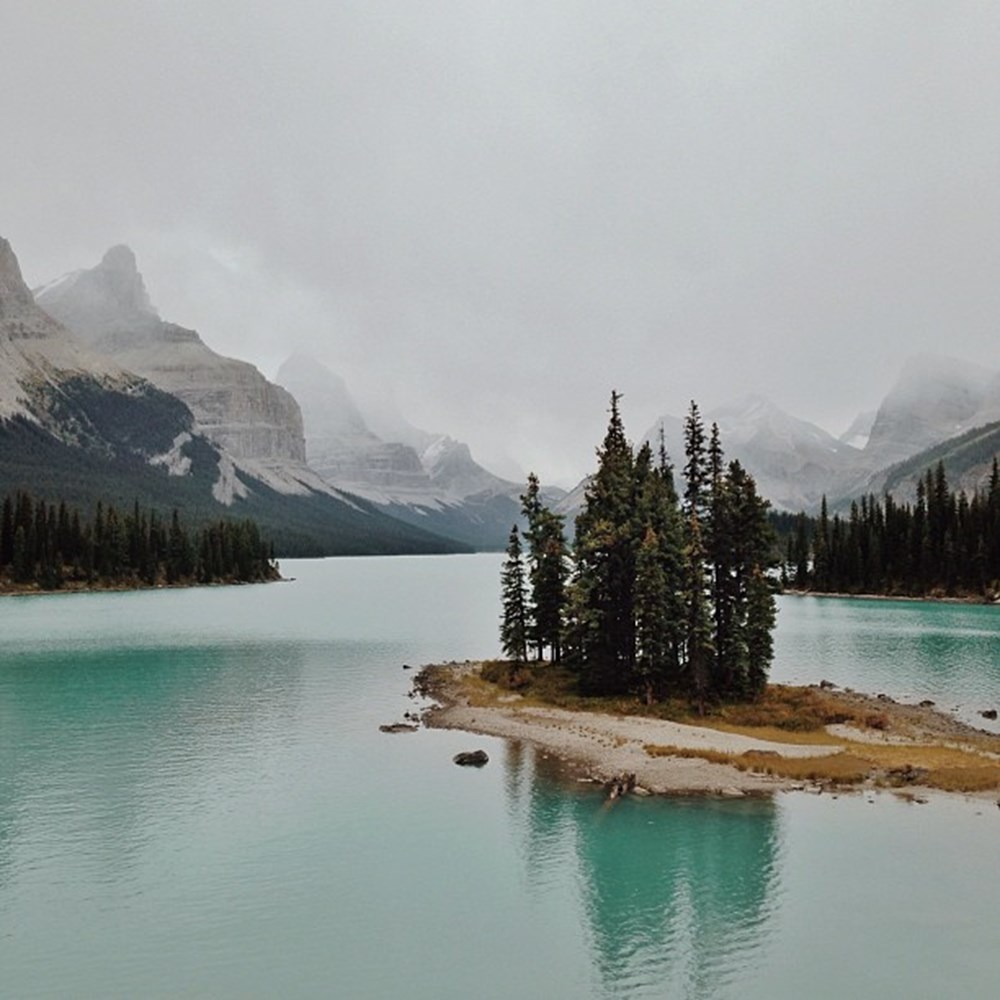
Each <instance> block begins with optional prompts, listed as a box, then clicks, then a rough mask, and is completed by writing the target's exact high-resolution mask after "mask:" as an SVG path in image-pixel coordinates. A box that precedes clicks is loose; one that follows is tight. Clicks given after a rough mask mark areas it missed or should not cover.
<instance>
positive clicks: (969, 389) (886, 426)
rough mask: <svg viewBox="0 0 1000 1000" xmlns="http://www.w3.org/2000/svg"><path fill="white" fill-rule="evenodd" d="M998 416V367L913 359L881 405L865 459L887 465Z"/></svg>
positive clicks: (933, 357)
mask: <svg viewBox="0 0 1000 1000" xmlns="http://www.w3.org/2000/svg"><path fill="white" fill-rule="evenodd" d="M997 419H1000V375H998V373H997V372H994V371H991V370H989V369H987V368H983V367H981V366H977V365H972V364H969V363H968V362H965V361H959V360H957V359H956V358H948V357H939V356H936V355H920V356H918V357H914V358H910V359H909V360H908V361H907V362H906V363H905V364H904V365H903V369H902V371H901V372H900V375H899V378H898V379H897V380H896V383H895V384H894V385H893V387H892V389H890V390H889V393H888V394H887V395H886V397H885V399H883V401H882V404H881V405H880V406H879V408H878V412H877V414H876V416H875V420H874V423H873V424H872V428H871V435H870V437H869V439H868V442H867V444H866V445H865V449H864V455H865V464H866V465H867V467H868V468H870V469H877V468H884V467H886V466H889V465H892V464H894V463H896V462H900V461H902V460H903V459H906V458H909V457H910V456H911V455H915V454H916V453H917V452H919V451H922V450H923V449H925V448H929V447H931V446H932V445H935V444H938V443H939V442H941V441H945V440H947V439H948V438H952V437H955V436H956V435H957V434H961V433H963V432H964V431H967V430H970V429H972V428H973V427H981V426H983V425H984V424H987V423H990V422H992V421H994V420H997Z"/></svg>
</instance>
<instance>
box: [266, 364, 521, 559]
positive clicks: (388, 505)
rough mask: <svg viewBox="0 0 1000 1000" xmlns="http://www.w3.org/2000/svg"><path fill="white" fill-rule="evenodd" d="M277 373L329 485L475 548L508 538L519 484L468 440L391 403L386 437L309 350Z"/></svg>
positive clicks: (309, 452) (309, 453)
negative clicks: (485, 462) (475, 452)
mask: <svg viewBox="0 0 1000 1000" xmlns="http://www.w3.org/2000/svg"><path fill="white" fill-rule="evenodd" d="M277 380H278V382H279V383H280V384H281V385H283V386H284V387H285V388H286V389H288V390H289V391H290V392H291V393H292V394H293V395H294V396H295V398H296V399H298V401H299V403H300V405H301V407H302V413H303V416H304V420H305V438H306V457H307V459H308V462H309V464H310V466H312V468H314V469H315V470H316V471H317V472H318V473H319V475H321V476H322V477H323V478H324V479H325V480H326V481H327V482H328V483H330V484H331V485H332V486H334V487H336V488H337V489H340V490H343V491H345V492H347V493H350V494H353V495H356V496H359V497H364V498H365V499H367V500H369V501H371V502H373V503H375V504H378V505H379V506H380V508H381V509H383V510H385V511H386V512H387V513H389V514H391V515H392V516H393V517H396V518H399V519H401V520H404V521H407V522H409V523H412V524H419V525H423V526H425V527H427V528H428V529H430V530H432V531H435V532H437V533H438V534H442V535H445V536H447V537H451V538H456V539H459V540H461V541H463V542H467V543H469V544H471V545H474V546H476V547H477V548H484V549H498V548H502V547H503V545H504V544H505V543H506V541H507V536H508V534H509V533H510V527H511V525H512V524H513V523H514V522H515V521H518V520H520V499H519V497H520V494H521V493H522V492H523V491H524V487H523V485H520V484H517V483H512V482H509V481H507V480H505V479H501V478H500V477H499V476H495V475H494V474H493V473H491V472H489V471H488V470H487V469H484V468H483V467H482V466H481V465H479V463H478V462H476V461H475V459H474V458H473V457H472V453H471V452H470V450H469V447H468V445H466V444H464V443H463V442H461V441H457V440H455V439H454V438H451V437H449V436H448V435H445V434H432V433H430V432H428V431H423V430H421V429H419V428H417V427H413V426H412V425H410V424H408V423H407V422H406V421H405V420H404V419H403V418H402V417H401V416H399V415H398V414H393V413H391V412H389V411H388V408H382V411H381V423H380V429H381V430H383V431H384V432H387V433H390V434H393V435H394V437H395V440H386V439H384V438H383V437H382V436H381V435H380V434H377V433H376V432H375V431H373V430H372V429H371V427H370V425H369V422H368V419H367V417H366V416H365V415H364V414H363V413H362V410H361V408H360V406H359V405H358V403H357V402H356V401H355V399H354V397H353V396H352V395H351V393H350V391H349V390H348V388H347V386H346V385H345V384H344V381H343V379H342V378H341V377H340V376H339V375H337V374H335V373H334V372H331V371H330V370H329V369H328V368H325V367H324V366H323V365H321V364H320V363H319V362H317V361H315V360H313V359H311V358H307V357H303V356H294V357H292V358H289V359H288V360H287V361H286V362H285V363H284V364H283V365H282V366H281V369H280V371H279V372H278V375H277ZM387 413H388V416H387Z"/></svg>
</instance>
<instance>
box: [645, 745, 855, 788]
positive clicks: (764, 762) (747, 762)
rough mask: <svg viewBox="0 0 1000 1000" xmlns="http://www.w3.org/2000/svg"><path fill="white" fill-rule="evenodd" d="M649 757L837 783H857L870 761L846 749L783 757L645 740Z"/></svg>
mask: <svg viewBox="0 0 1000 1000" xmlns="http://www.w3.org/2000/svg"><path fill="white" fill-rule="evenodd" d="M645 749H646V753H648V754H649V755H650V756H651V757H686V758H698V759H700V760H707V761H710V762H711V763H713V764H729V765H731V766H732V767H735V768H737V770H740V771H754V772H756V773H758V774H774V775H777V776H778V777H781V778H791V779H793V780H798V781H832V782H835V783H836V784H845V785H846V784H857V783H858V782H860V781H864V780H865V778H867V777H868V776H869V775H870V773H871V771H872V765H871V763H870V762H869V761H867V760H865V759H863V758H861V757H856V756H854V755H853V754H849V753H837V754H827V755H824V756H821V757H782V756H780V755H779V754H776V753H773V752H768V751H758V750H747V751H746V752H744V753H740V754H735V753H723V752H721V751H719V750H689V749H686V748H684V747H675V746H658V745H656V744H648V745H647V746H646V748H645Z"/></svg>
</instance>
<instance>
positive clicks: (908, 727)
mask: <svg viewBox="0 0 1000 1000" xmlns="http://www.w3.org/2000/svg"><path fill="white" fill-rule="evenodd" d="M619 400H620V396H619V395H618V394H617V393H612V396H611V407H610V412H611V419H610V422H609V425H608V430H607V434H606V436H605V438H604V441H603V443H602V445H601V447H600V448H599V449H598V452H597V456H598V468H597V471H596V472H595V474H594V475H593V477H592V478H591V480H590V483H589V486H588V488H587V491H586V496H585V502H584V506H583V510H582V511H581V513H580V515H579V516H578V518H577V520H576V525H575V538H574V543H573V547H572V550H570V549H569V547H568V546H567V544H566V542H565V536H564V530H563V523H562V519H561V518H560V517H559V516H558V515H556V514H553V513H552V512H551V511H549V510H548V509H546V508H545V506H544V505H543V504H542V503H541V500H540V491H539V485H538V481H537V479H536V478H535V477H534V476H531V477H529V480H528V488H527V491H526V493H525V495H524V496H523V497H522V498H521V499H522V513H523V515H524V518H525V521H526V524H527V527H526V529H525V531H524V532H523V537H524V540H525V543H526V545H525V547H524V548H522V544H521V539H522V532H521V531H520V530H519V529H518V527H517V526H514V527H513V528H512V530H511V533H510V539H509V542H508V546H507V553H506V559H505V561H504V564H503V569H502V574H501V590H502V613H501V621H500V639H501V645H502V648H503V651H504V653H505V656H506V659H504V660H496V661H488V662H479V663H465V664H448V665H437V666H429V667H425V668H424V669H423V670H422V671H421V673H420V674H419V675H418V677H417V678H416V682H415V689H416V691H417V692H419V693H420V694H423V695H425V696H427V697H430V698H432V699H433V700H434V701H435V702H436V707H434V708H431V709H428V710H427V711H426V712H425V714H424V719H425V721H426V722H427V724H428V725H430V726H432V727H439V728H452V729H461V730H465V731H469V732H476V733H482V734H488V735H493V736H502V737H508V738H512V739H519V740H525V741H527V742H530V743H532V744H534V745H536V746H538V747H540V748H541V749H542V750H543V751H545V752H546V753H547V754H550V755H552V756H554V757H556V758H559V759H561V760H564V761H566V762H567V763H568V764H569V765H570V766H571V770H572V771H573V772H574V773H575V775H576V777H577V778H583V779H586V780H594V781H599V782H603V783H605V784H606V785H607V786H608V787H609V789H610V790H611V793H612V794H613V795H617V794H620V793H622V792H631V791H634V792H636V793H638V794H643V793H683V794H692V793H716V794H723V795H732V796H740V795H745V794H761V793H767V792H773V791H776V790H788V789H811V790H813V791H823V790H824V789H840V788H848V787H850V788H859V787H867V788H873V787H886V788H895V789H902V790H905V793H906V794H909V795H911V796H913V797H914V798H915V799H916V800H917V801H922V798H921V797H922V796H923V794H924V793H925V791H926V790H928V789H939V790H943V791H951V792H961V793H979V794H986V793H994V794H995V792H996V790H997V789H998V788H1000V737H996V736H992V735H990V734H989V733H985V732H983V731H980V730H977V729H974V728H973V727H971V726H968V725H965V724H963V723H961V722H959V721H957V720H955V719H953V718H951V717H949V716H947V715H944V714H943V713H940V712H938V711H936V710H935V708H934V706H933V705H932V704H931V703H929V702H925V703H922V704H920V705H902V704H899V703H897V702H895V701H894V700H893V699H891V698H889V697H888V696H887V695H874V696H873V695H865V694H859V693H857V692H854V691H850V690H839V689H837V688H836V685H834V684H832V683H829V682H824V683H823V684H822V685H820V686H819V687H791V686H785V685H778V684H769V683H768V680H767V675H768V670H769V668H770V663H771V659H772V654H773V645H772V638H771V633H772V631H773V628H774V625H775V618H776V608H775V601H774V593H775V591H776V589H777V588H778V587H779V586H780V576H779V573H778V572H776V570H777V564H778V563H779V561H780V557H779V555H778V552H777V546H776V545H775V538H774V535H773V533H772V531H771V528H770V525H769V523H768V512H767V509H768V504H767V501H765V500H763V499H762V498H760V497H759V496H758V494H757V492H756V486H755V483H754V480H753V478H752V477H751V476H750V475H749V474H748V473H747V472H746V471H745V470H744V469H743V468H742V467H741V466H740V464H739V463H738V462H729V463H728V464H727V463H725V462H724V460H723V452H722V445H721V442H720V439H719V430H718V427H717V426H715V425H713V426H712V428H711V430H710V432H708V433H706V431H705V428H704V427H703V425H702V422H701V418H700V414H699V411H698V407H697V405H696V404H695V403H693V402H692V404H691V408H690V411H689V413H688V416H687V419H686V420H685V425H684V433H685V460H686V461H685V466H684V480H685V487H684V491H683V495H679V494H678V491H677V489H676V488H675V485H674V476H673V466H672V464H671V463H670V461H669V458H668V456H667V454H666V451H665V448H664V446H663V443H662V441H661V444H660V449H659V455H658V458H654V456H653V452H652V449H651V447H650V445H649V444H648V443H646V444H644V445H642V447H640V448H639V449H638V451H636V450H634V449H633V448H632V446H631V445H630V444H629V443H628V441H627V440H626V437H625V432H624V428H623V425H622V421H621V416H620V412H619V405H618V404H619ZM941 489H942V490H943V489H944V487H943V486H942V487H941ZM942 495H943V494H942ZM868 509H870V508H869V507H868V506H867V505H866V510H868ZM822 537H823V536H822V535H821V536H820V538H821V541H822ZM525 549H526V551H525ZM800 558H801V559H802V560H803V562H802V565H803V566H807V568H808V569H810V570H811V569H812V565H813V563H812V562H809V563H808V564H807V563H806V562H805V561H804V560H805V557H804V556H800ZM818 564H819V565H821V566H825V565H826V563H825V562H823V560H822V559H819V560H818ZM803 572H805V570H804V571H803Z"/></svg>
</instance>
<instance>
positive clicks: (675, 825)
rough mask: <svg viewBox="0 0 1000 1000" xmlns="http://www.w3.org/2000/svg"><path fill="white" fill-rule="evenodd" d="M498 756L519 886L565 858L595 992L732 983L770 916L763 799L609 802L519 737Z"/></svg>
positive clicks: (771, 871)
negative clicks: (516, 847)
mask: <svg viewBox="0 0 1000 1000" xmlns="http://www.w3.org/2000/svg"><path fill="white" fill-rule="evenodd" d="M505 767H506V773H505V789H506V793H507V797H508V809H509V812H510V814H511V816H512V817H513V816H515V815H520V816H521V817H522V818H523V819H522V822H521V824H520V825H521V830H522V832H521V853H522V857H523V863H524V868H525V877H526V879H527V882H528V885H529V886H530V887H532V888H534V889H536V890H537V891H539V892H544V891H545V890H546V887H547V886H549V885H551V884H553V883H554V882H555V881H556V880H557V879H560V878H563V877H565V872H566V871H567V867H566V866H567V865H569V866H572V868H571V870H573V871H575V873H576V880H577V884H578V894H579V899H580V904H581V907H582V909H583V911H584V914H585V917H586V920H585V922H586V925H587V926H588V927H589V931H590V935H591V952H592V954H593V956H594V963H595V972H596V974H597V977H598V978H599V981H600V988H601V989H602V991H603V992H604V993H605V994H607V995H611V996H614V995H623V996H624V995H627V996H629V997H633V996H641V995H644V994H646V993H647V992H648V993H650V994H651V995H657V996H684V997H701V996H706V997H707V996H718V995H719V994H720V993H725V992H728V991H729V990H733V991H734V992H738V988H739V983H740V980H741V979H742V978H744V977H745V976H747V975H748V974H749V973H750V972H751V971H752V969H753V968H754V967H755V966H756V965H757V964H758V963H757V957H758V956H759V955H760V954H761V949H762V948H763V947H764V946H765V945H766V943H767V940H768V938H769V936H770V934H771V932H772V930H773V925H774V911H775V908H776V897H777V896H778V894H779V881H780V855H781V830H780V821H779V809H778V806H777V805H776V804H775V802H774V801H772V800H771V799H716V798H683V799H680V798H678V799H662V798H656V799H638V798H635V797H629V798H627V799H623V800H618V801H616V802H614V803H610V802H608V801H606V799H605V796H604V794H603V792H601V791H598V790H597V789H595V788H593V787H588V786H586V785H579V784H576V785H575V786H573V787H570V785H569V781H568V780H567V778H566V775H565V774H564V773H561V771H562V769H561V767H560V765H559V764H558V762H555V761H553V760H551V759H546V757H545V756H544V755H543V754H541V753H539V752H538V751H535V750H533V749H532V748H530V747H524V746H521V745H519V744H512V745H511V746H510V748H509V749H508V752H507V754H506V755H505ZM569 780H570V781H571V779H569Z"/></svg>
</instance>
